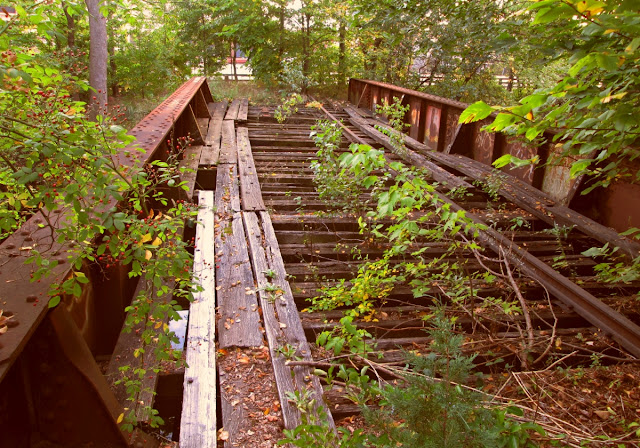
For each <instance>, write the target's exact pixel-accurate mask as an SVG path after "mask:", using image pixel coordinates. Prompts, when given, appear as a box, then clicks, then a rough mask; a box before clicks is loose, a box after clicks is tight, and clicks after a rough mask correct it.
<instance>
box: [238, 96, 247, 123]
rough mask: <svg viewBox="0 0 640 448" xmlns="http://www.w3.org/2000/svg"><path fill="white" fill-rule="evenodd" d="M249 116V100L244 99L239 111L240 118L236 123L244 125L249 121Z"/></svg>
mask: <svg viewBox="0 0 640 448" xmlns="http://www.w3.org/2000/svg"><path fill="white" fill-rule="evenodd" d="M248 115H249V100H248V99H247V98H243V99H241V100H240V109H238V118H237V119H236V121H238V122H240V123H244V122H245V121H247V116H248Z"/></svg>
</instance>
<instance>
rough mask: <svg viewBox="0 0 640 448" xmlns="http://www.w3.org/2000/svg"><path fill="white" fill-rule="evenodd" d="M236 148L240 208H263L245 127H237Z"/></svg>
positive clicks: (247, 132) (254, 209)
mask: <svg viewBox="0 0 640 448" xmlns="http://www.w3.org/2000/svg"><path fill="white" fill-rule="evenodd" d="M237 148H238V173H239V176H240V194H241V199H242V210H253V211H256V210H264V209H265V206H264V201H263V200H262V191H261V190H260V181H259V180H258V173H257V172H256V166H255V163H254V161H253V154H252V153H251V144H250V143H249V131H248V129H247V128H245V127H239V128H238V131H237Z"/></svg>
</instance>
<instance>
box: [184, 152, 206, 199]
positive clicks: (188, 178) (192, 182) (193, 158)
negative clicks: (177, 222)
mask: <svg viewBox="0 0 640 448" xmlns="http://www.w3.org/2000/svg"><path fill="white" fill-rule="evenodd" d="M202 150H203V146H189V147H188V148H187V149H186V150H185V152H184V157H183V159H182V160H181V161H180V164H179V167H180V168H181V169H182V168H184V172H182V173H181V178H182V181H183V182H186V185H187V188H188V190H187V192H186V193H187V197H188V198H189V201H191V200H192V199H193V194H194V193H195V186H196V177H197V176H198V165H199V163H200V156H201V153H202ZM183 191H184V190H183Z"/></svg>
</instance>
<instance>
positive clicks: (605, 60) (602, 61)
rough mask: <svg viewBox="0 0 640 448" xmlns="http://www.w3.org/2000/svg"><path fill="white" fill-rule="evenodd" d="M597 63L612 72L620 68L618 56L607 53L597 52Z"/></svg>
mask: <svg viewBox="0 0 640 448" xmlns="http://www.w3.org/2000/svg"><path fill="white" fill-rule="evenodd" d="M596 64H597V65H598V67H600V68H601V69H603V70H606V71H609V72H612V71H614V70H617V69H618V58H617V57H616V56H610V55H607V54H597V55H596Z"/></svg>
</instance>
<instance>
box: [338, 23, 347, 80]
mask: <svg viewBox="0 0 640 448" xmlns="http://www.w3.org/2000/svg"><path fill="white" fill-rule="evenodd" d="M346 35H347V30H346V27H345V25H344V19H340V28H339V29H338V41H339V47H338V48H339V52H338V82H339V83H340V85H341V86H343V85H345V83H346V78H347V76H346V64H345V60H346V44H345V40H346Z"/></svg>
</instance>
